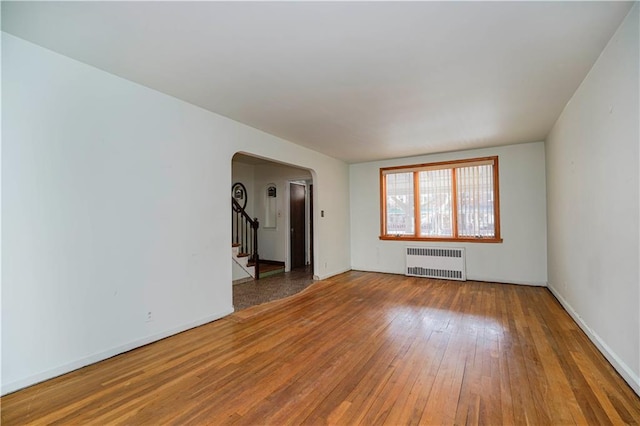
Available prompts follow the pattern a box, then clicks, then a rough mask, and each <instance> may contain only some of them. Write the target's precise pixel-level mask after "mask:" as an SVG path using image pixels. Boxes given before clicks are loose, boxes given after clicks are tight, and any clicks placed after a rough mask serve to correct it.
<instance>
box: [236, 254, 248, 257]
mask: <svg viewBox="0 0 640 426" xmlns="http://www.w3.org/2000/svg"><path fill="white" fill-rule="evenodd" d="M237 256H238V257H249V253H238V254H237Z"/></svg>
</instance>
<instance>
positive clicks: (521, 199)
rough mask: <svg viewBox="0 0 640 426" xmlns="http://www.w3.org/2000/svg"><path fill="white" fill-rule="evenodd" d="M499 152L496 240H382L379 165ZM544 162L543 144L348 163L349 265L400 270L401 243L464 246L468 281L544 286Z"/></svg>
mask: <svg viewBox="0 0 640 426" xmlns="http://www.w3.org/2000/svg"><path fill="white" fill-rule="evenodd" d="M492 155H498V156H499V172H500V182H499V184H500V219H501V223H500V225H501V234H502V238H503V240H504V242H503V243H500V244H490V243H458V242H449V243H435V242H429V243H426V242H413V241H412V242H401V241H382V240H380V239H379V238H378V237H379V235H380V168H381V167H391V166H400V165H409V164H420V163H429V162H435V161H447V160H456V159H461V158H474V157H484V156H492ZM544 172H545V166H544V144H543V143H542V142H537V143H530V144H521V145H511V146H506V147H499V148H488V149H481V150H472V151H464V152H455V153H447V154H438V155H426V156H420V157H410V158H402V159H395V160H387V161H376V162H370V163H361V164H352V165H351V166H350V176H351V181H350V185H351V189H350V193H351V262H352V263H351V264H352V267H353V269H358V270H364V271H379V272H389V273H395V274H403V273H404V266H405V255H404V247H406V246H407V245H418V246H445V247H465V248H466V255H467V258H466V266H467V279H470V280H480V281H493V282H503V283H514V284H533V285H546V283H547V268H546V262H547V260H546V259H547V253H546V244H547V242H546V217H545V214H546V213H545V208H546V207H545V177H544Z"/></svg>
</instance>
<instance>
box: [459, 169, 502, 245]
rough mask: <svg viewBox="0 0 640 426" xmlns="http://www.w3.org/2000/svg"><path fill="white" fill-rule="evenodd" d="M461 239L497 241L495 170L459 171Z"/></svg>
mask: <svg viewBox="0 0 640 426" xmlns="http://www.w3.org/2000/svg"><path fill="white" fill-rule="evenodd" d="M456 173H457V175H456V179H457V187H458V191H457V192H458V193H457V195H456V196H457V197H458V236H460V237H472V238H475V237H494V236H495V224H494V211H493V166H492V165H484V166H474V167H461V168H458V169H456Z"/></svg>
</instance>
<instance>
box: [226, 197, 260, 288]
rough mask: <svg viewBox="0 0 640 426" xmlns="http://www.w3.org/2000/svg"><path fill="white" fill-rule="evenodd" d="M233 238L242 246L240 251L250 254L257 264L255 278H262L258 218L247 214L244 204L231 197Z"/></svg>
mask: <svg viewBox="0 0 640 426" xmlns="http://www.w3.org/2000/svg"><path fill="white" fill-rule="evenodd" d="M231 212H232V215H231V227H232V228H231V238H232V240H233V243H234V244H238V245H239V246H240V248H239V251H240V252H241V253H243V254H245V255H249V256H250V257H249V260H250V261H251V262H253V263H254V266H255V278H256V279H259V278H260V263H259V261H260V256H259V255H258V228H259V227H260V222H258V218H257V217H256V218H253V219H251V217H250V216H249V215H248V214H247V212H246V211H245V210H244V209H243V208H242V206H241V205H240V204H239V203H238V202H237V201H236V200H235V198H233V197H231Z"/></svg>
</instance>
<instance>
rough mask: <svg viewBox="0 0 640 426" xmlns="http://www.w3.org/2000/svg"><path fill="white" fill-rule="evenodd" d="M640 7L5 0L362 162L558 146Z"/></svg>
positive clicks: (87, 50)
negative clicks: (558, 128)
mask: <svg viewBox="0 0 640 426" xmlns="http://www.w3.org/2000/svg"><path fill="white" fill-rule="evenodd" d="M631 5H632V4H631V3H629V2H506V3H505V2H15V3H14V2H6V1H3V2H2V29H3V31H6V32H9V33H11V34H14V35H16V36H18V37H21V38H23V39H26V40H29V41H32V42H34V43H37V44H39V45H42V46H44V47H47V48H49V49H52V50H54V51H57V52H59V53H62V54H64V55H67V56H69V57H72V58H75V59H77V60H80V61H82V62H85V63H88V64H91V65H94V66H96V67H98V68H101V69H103V70H105V71H108V72H110V73H113V74H116V75H119V76H122V77H124V78H126V79H129V80H132V81H135V82H138V83H140V84H143V85H145V86H148V87H151V88H153V89H156V90H159V91H161V92H164V93H167V94H169V95H172V96H175V97H177V98H180V99H183V100H185V101H187V102H190V103H193V104H195V105H199V106H201V107H203V108H206V109H208V110H210V111H213V112H216V113H219V114H222V115H224V116H227V117H230V118H232V119H234V120H237V121H239V122H242V123H245V124H248V125H250V126H253V127H255V128H258V129H261V130H264V131H266V132H268V133H271V134H274V135H277V136H280V137H282V138H284V139H287V140H290V141H292V142H294V143H297V144H300V145H303V146H307V147H309V148H311V149H314V150H316V151H320V152H322V153H325V154H327V155H330V156H333V157H336V158H340V159H343V160H345V161H347V162H362V161H369V160H376V159H382V158H393V157H403V156H410V155H418V154H427V153H433V152H442V151H454V150H461V149H469V148H479V147H486V146H497V145H503V144H512V143H520V142H533V141H539V140H543V139H544V138H545V137H546V135H547V133H548V132H549V130H550V129H551V127H552V126H553V124H554V122H555V120H556V119H557V118H558V115H559V114H560V112H561V111H562V109H563V108H564V106H565V105H566V103H567V101H568V100H569V99H570V97H571V95H572V94H573V93H574V91H575V90H576V88H577V87H578V85H579V84H580V83H581V81H582V80H583V79H584V77H585V75H586V74H587V72H588V71H589V69H590V68H591V66H592V65H593V63H594V62H595V60H596V59H597V57H598V55H599V54H600V52H601V51H602V49H603V48H604V46H605V45H606V43H607V41H608V40H609V39H610V38H611V36H612V35H613V33H614V31H615V30H616V28H617V27H618V25H619V24H620V23H621V21H622V19H623V18H624V16H625V15H626V14H627V12H628V11H629V9H630V8H631Z"/></svg>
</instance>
